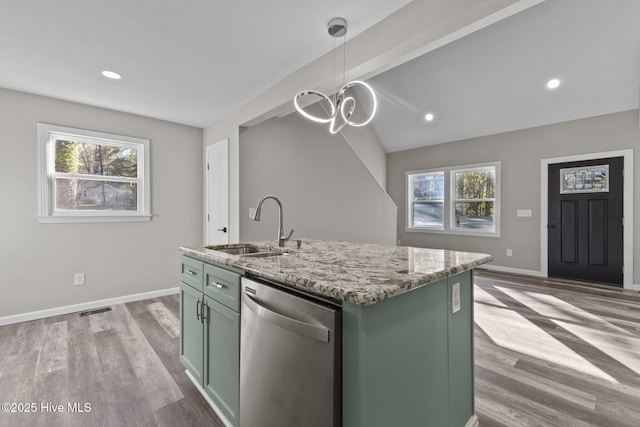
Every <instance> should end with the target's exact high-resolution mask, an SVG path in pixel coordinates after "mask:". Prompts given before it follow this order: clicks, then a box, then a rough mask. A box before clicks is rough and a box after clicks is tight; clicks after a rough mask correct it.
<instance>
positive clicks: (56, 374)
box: [0, 295, 223, 427]
mask: <svg viewBox="0 0 640 427" xmlns="http://www.w3.org/2000/svg"><path fill="white" fill-rule="evenodd" d="M112 308H113V310H112V311H110V312H105V313H100V314H93V315H90V316H86V317H79V315H78V314H77V313H75V314H68V315H64V316H57V317H51V318H48V319H43V320H36V321H31V322H25V323H18V324H14V325H8V326H2V327H0V403H4V402H8V403H15V404H16V405H20V404H22V406H23V407H22V408H15V409H21V410H22V411H24V405H25V404H28V405H31V404H32V403H33V404H35V408H34V409H35V411H33V412H31V413H25V412H20V413H11V412H9V413H6V412H4V411H3V412H0V426H2V427H5V426H6V427H20V426H25V427H26V426H29V427H31V426H46V427H55V426H61V427H62V426H64V427H67V426H82V427H89V426H109V427H112V426H113V427H120V426H123V427H124V426H127V427H129V426H167V427H169V426H170V427H177V426H218V427H222V425H223V424H222V423H221V422H220V421H219V419H218V418H217V417H216V415H215V413H214V412H213V411H212V410H211V408H210V407H209V405H208V404H207V403H206V401H205V400H204V399H203V398H202V396H201V395H200V393H199V392H198V390H197V389H196V388H195V386H194V385H193V384H192V383H191V381H190V380H189V378H188V377H187V376H186V374H185V373H184V366H183V365H182V363H181V362H180V360H179V359H178V352H179V346H180V343H179V333H180V325H179V320H178V319H179V296H178V295H171V296H166V297H162V298H154V299H149V300H145V301H138V302H133V303H128V304H121V305H114V306H112ZM85 403H86V404H89V405H90V408H89V409H90V411H85V412H78V411H77V408H82V409H83V410H84V409H85V406H84V405H85ZM69 404H71V405H72V407H71V408H69V406H68V405H69ZM74 404H76V406H75V407H74V406H73V405H74ZM58 405H62V406H63V408H62V410H61V411H56V412H54V411H55V410H56V409H57V406H58ZM73 410H76V412H72V411H73Z"/></svg>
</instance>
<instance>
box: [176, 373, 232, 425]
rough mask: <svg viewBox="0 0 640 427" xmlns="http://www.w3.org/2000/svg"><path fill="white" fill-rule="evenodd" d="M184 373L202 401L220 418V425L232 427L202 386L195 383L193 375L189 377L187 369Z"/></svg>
mask: <svg viewBox="0 0 640 427" xmlns="http://www.w3.org/2000/svg"><path fill="white" fill-rule="evenodd" d="M184 372H185V374H187V376H188V377H189V379H190V380H191V382H192V383H193V385H195V386H196V388H197V389H198V391H199V392H200V394H201V395H202V397H204V400H206V401H207V403H208V404H209V406H211V409H213V412H215V413H216V415H217V416H218V418H220V421H222V424H224V425H225V426H226V427H233V424H231V421H229V420H228V419H227V417H225V416H224V414H223V413H222V411H221V410H220V408H218V405H216V404H215V402H214V401H213V400H211V398H210V397H209V395H208V394H207V393H206V392H205V391H204V389H203V388H202V386H201V385H200V384H199V383H198V381H196V379H195V378H194V377H193V375H191V372H189V370H188V369H186V370H185V371H184Z"/></svg>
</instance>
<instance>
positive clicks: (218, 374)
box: [202, 296, 240, 425]
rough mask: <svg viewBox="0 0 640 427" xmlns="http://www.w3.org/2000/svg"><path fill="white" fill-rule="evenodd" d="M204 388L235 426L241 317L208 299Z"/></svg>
mask: <svg viewBox="0 0 640 427" xmlns="http://www.w3.org/2000/svg"><path fill="white" fill-rule="evenodd" d="M205 305H206V307H207V309H206V310H207V315H206V316H207V319H206V323H207V327H206V330H207V331H206V333H205V335H204V337H205V339H204V350H205V359H204V379H203V384H202V385H203V387H204V390H205V391H206V393H207V394H208V395H209V397H211V399H212V400H213V401H214V403H215V404H216V405H217V406H218V408H219V409H220V410H221V411H222V412H223V413H224V415H225V416H226V417H227V419H228V420H229V421H231V422H232V423H233V425H238V411H239V398H240V397H239V396H240V314H239V313H238V312H236V311H233V310H231V309H229V308H228V307H226V306H224V305H223V304H220V303H219V302H218V301H216V300H213V299H211V298H209V297H207V296H205Z"/></svg>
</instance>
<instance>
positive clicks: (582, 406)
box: [474, 270, 640, 427]
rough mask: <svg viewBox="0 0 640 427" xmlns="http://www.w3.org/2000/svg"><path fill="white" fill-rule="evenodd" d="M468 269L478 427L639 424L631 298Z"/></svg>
mask: <svg viewBox="0 0 640 427" xmlns="http://www.w3.org/2000/svg"><path fill="white" fill-rule="evenodd" d="M476 271H477V273H476V275H475V306H474V309H475V316H474V318H475V365H476V366H475V375H476V413H477V415H478V418H479V420H480V426H481V427H494V426H495V427H497V426H507V427H517V426H544V427H548V426H551V427H556V426H557V427H564V426H607V427H624V426H629V427H638V426H640V298H639V297H638V294H637V293H624V294H623V293H620V292H610V291H607V290H606V288H584V287H582V288H580V287H576V286H579V285H575V282H574V283H568V284H565V283H563V282H562V281H549V280H543V279H536V278H529V277H526V276H515V275H505V274H500V273H492V272H488V271H486V270H482V271H480V270H476ZM576 289H578V290H580V289H581V290H580V291H576Z"/></svg>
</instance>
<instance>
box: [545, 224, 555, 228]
mask: <svg viewBox="0 0 640 427" xmlns="http://www.w3.org/2000/svg"><path fill="white" fill-rule="evenodd" d="M547 228H556V225H555V224H547Z"/></svg>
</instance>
